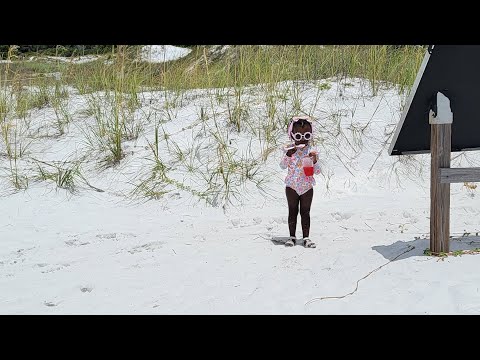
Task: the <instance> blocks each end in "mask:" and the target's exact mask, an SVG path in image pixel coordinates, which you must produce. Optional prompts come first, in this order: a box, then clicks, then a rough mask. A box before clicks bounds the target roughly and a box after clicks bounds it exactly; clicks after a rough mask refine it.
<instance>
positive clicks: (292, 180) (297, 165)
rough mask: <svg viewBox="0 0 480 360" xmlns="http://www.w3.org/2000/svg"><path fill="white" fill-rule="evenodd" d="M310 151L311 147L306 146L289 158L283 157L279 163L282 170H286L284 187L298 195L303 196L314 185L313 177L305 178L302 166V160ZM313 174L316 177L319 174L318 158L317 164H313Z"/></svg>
mask: <svg viewBox="0 0 480 360" xmlns="http://www.w3.org/2000/svg"><path fill="white" fill-rule="evenodd" d="M312 150H313V149H312V147H311V146H310V145H307V146H305V147H304V148H303V149H297V151H296V152H295V153H294V154H293V155H292V156H290V157H288V156H287V155H283V158H282V161H281V162H280V167H281V168H282V169H288V174H287V177H286V178H285V185H286V186H288V187H290V188H292V189H293V190H295V191H296V192H297V194H298V195H303V194H305V193H306V192H307V191H308V190H310V189H312V188H313V186H314V185H315V178H314V177H313V176H306V175H305V173H304V172H303V166H302V159H303V158H304V157H306V156H308V153H309V152H311V151H312ZM313 172H314V173H315V174H317V175H318V174H320V163H319V161H318V157H317V162H316V163H315V164H313Z"/></svg>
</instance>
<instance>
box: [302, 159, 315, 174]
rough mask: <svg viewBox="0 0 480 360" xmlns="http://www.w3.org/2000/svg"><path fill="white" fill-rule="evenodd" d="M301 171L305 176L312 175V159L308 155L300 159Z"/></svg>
mask: <svg viewBox="0 0 480 360" xmlns="http://www.w3.org/2000/svg"><path fill="white" fill-rule="evenodd" d="M302 165H303V172H304V173H305V175H306V176H313V160H312V159H311V158H310V157H305V158H303V159H302Z"/></svg>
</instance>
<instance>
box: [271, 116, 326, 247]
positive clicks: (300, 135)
mask: <svg viewBox="0 0 480 360" xmlns="http://www.w3.org/2000/svg"><path fill="white" fill-rule="evenodd" d="M288 137H289V139H291V140H293V141H295V143H294V144H292V145H291V146H290V147H289V148H287V151H286V153H285V154H284V156H283V158H282V161H281V162H280V167H281V168H282V169H288V174H287V177H286V178H285V185H286V189H285V192H286V195H287V202H288V228H289V231H290V237H289V239H288V240H287V241H286V242H285V245H286V246H293V245H295V244H297V243H298V240H297V238H296V235H295V233H296V229H297V217H298V210H299V208H300V216H301V224H302V232H303V239H302V241H301V244H302V245H303V246H305V247H309V248H314V247H315V243H314V242H312V241H311V240H310V238H309V235H310V207H311V205H312V199H313V186H314V185H315V179H314V177H313V175H314V174H317V175H318V174H320V164H319V163H318V159H317V152H316V151H314V149H313V148H312V146H311V145H310V144H309V141H310V140H311V139H312V137H313V124H312V120H311V118H310V117H308V116H295V117H293V118H292V120H291V121H290V124H289V126H288ZM310 160H311V161H310ZM312 167H313V171H312Z"/></svg>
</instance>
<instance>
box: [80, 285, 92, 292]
mask: <svg viewBox="0 0 480 360" xmlns="http://www.w3.org/2000/svg"><path fill="white" fill-rule="evenodd" d="M92 290H93V287H91V286H82V287H81V288H80V291H81V292H82V293H87V292H88V293H89V292H92Z"/></svg>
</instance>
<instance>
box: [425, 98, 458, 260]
mask: <svg viewBox="0 0 480 360" xmlns="http://www.w3.org/2000/svg"><path fill="white" fill-rule="evenodd" d="M437 106H438V113H437V114H435V115H436V116H434V114H433V112H432V111H430V120H429V122H430V124H431V137H430V152H431V179H430V251H431V252H432V253H434V254H438V253H440V252H449V251H450V246H449V240H450V239H449V238H450V184H449V183H441V176H440V175H441V170H440V169H441V168H449V167H450V155H451V150H452V121H453V114H452V113H451V110H450V101H449V100H448V98H446V97H445V96H444V95H443V94H442V93H440V92H439V93H437Z"/></svg>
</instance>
